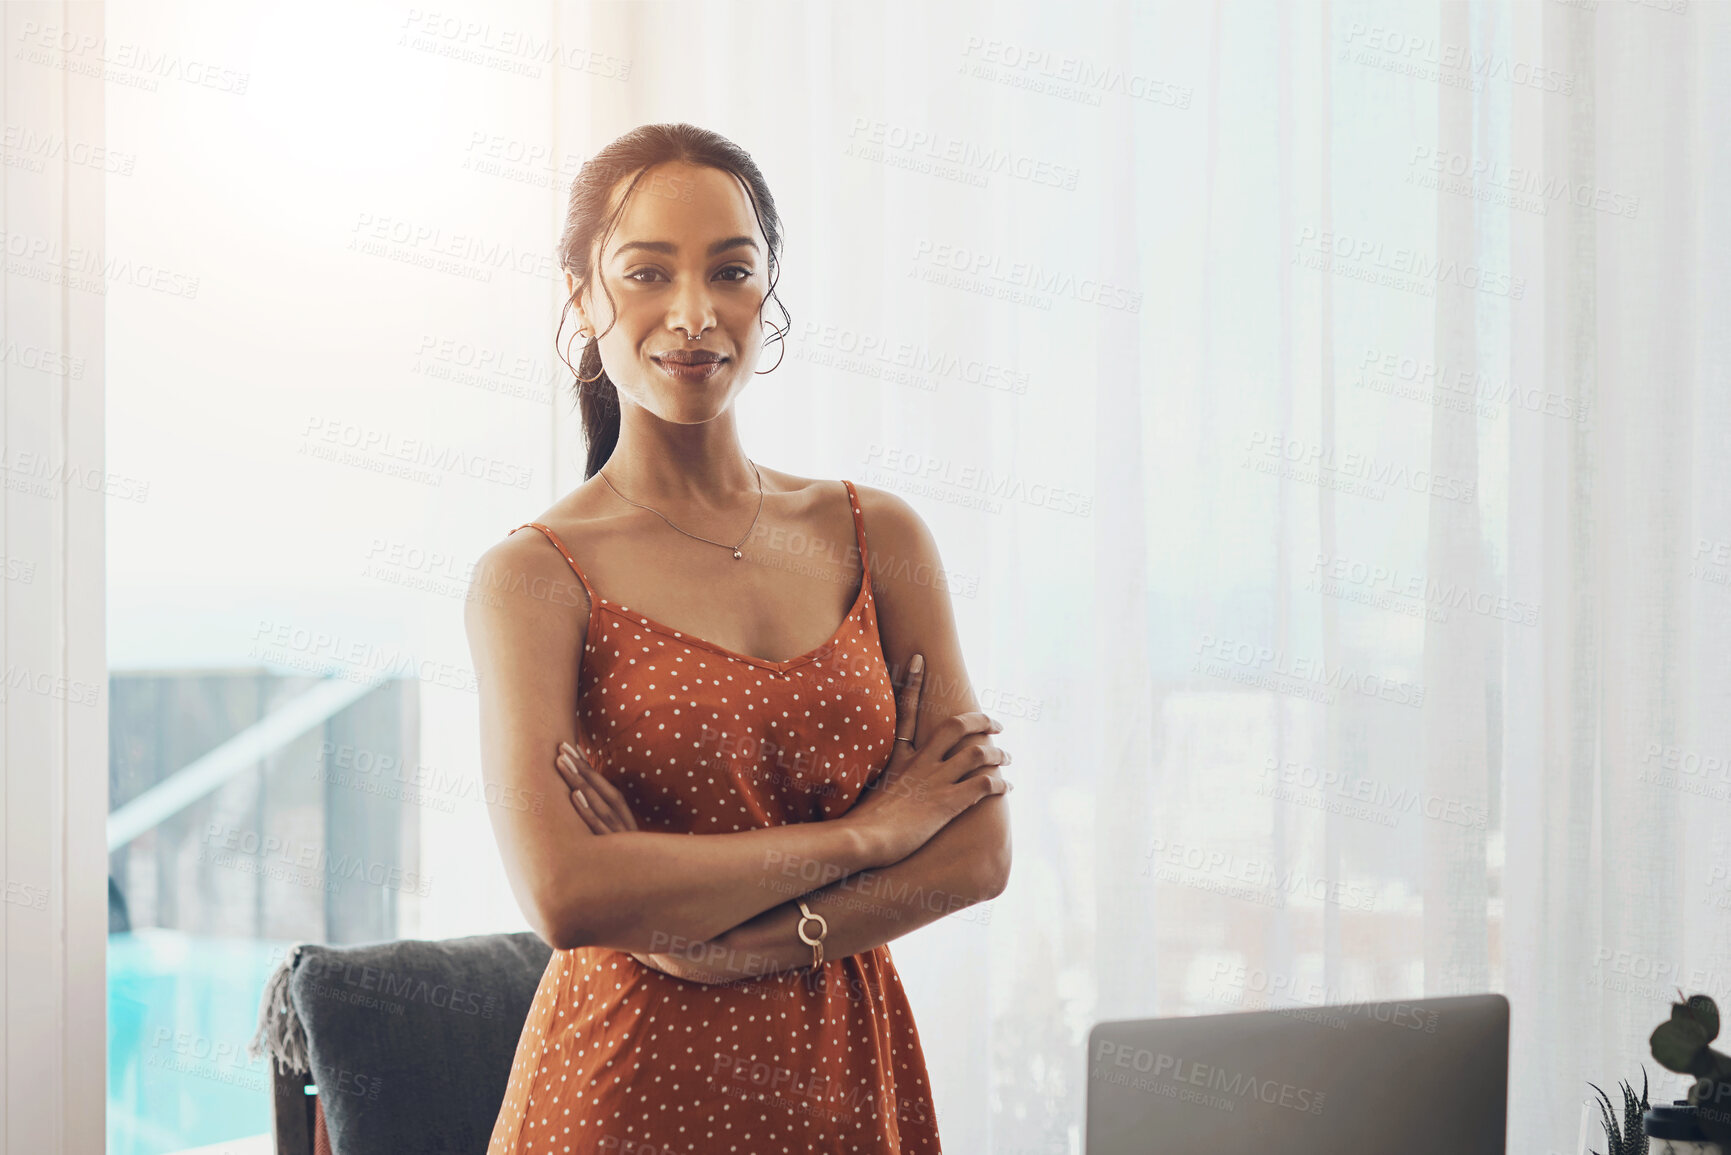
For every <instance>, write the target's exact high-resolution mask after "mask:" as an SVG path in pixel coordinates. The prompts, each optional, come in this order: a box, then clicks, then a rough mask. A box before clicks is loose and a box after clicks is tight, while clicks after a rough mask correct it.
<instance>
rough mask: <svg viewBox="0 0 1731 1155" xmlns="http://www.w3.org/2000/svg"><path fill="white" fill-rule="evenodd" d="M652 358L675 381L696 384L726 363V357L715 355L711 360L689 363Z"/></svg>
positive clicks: (705, 379)
mask: <svg viewBox="0 0 1731 1155" xmlns="http://www.w3.org/2000/svg"><path fill="white" fill-rule="evenodd" d="M653 360H654V361H655V363H656V364H657V365H659V366H660V367H661V371H662V372H663V373H665V374H667V375H668V376H669V377H671V378H673V379H674V380H675V381H681V382H684V383H685V384H687V385H697V384H700V383H702V382H704V381H707V380H709V378H711V377H712V376H714V375H715V373H716V371H717V370H719V369H720V368H721V367H722V366H723V365H725V364H727V358H725V357H717V358H715V359H714V360H711V361H697V362H694V363H691V364H686V363H684V362H680V361H668V360H665V359H663V358H661V357H656V358H653Z"/></svg>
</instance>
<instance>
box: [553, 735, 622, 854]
mask: <svg viewBox="0 0 1731 1155" xmlns="http://www.w3.org/2000/svg"><path fill="white" fill-rule="evenodd" d="M554 764H555V765H557V766H558V768H559V775H560V777H562V778H564V779H565V785H566V786H567V787H568V788H569V789H570V791H571V805H572V806H573V807H575V808H576V810H577V816H578V817H579V818H581V819H583V822H584V824H585V825H587V826H588V827H589V830H590V832H591V833H594V834H618V833H621V832H623V831H626V830H636V829H637V828H638V827H637V816H636V815H634V814H632V813H631V805H630V803H628V802H626V801H625V795H623V794H621V793H619V788H618V787H617V786H615V785H613V783H611V782H609V781H607V779H606V778H605V777H603V776H602V774H601V772H600V771H599V770H597V769H595V767H593V766H591V765H589V761H588V759H586V758H584V757H583V755H581V754H579V753H578V752H577V747H575V746H573V745H571V743H569V742H561V743H559V753H558V755H557V756H556V757H555V758H554Z"/></svg>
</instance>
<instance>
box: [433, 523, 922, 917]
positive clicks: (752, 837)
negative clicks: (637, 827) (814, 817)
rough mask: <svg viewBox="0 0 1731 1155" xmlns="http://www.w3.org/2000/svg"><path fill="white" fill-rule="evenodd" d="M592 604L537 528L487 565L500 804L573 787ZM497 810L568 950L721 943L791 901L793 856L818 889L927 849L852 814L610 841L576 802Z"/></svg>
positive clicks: (472, 643) (475, 590)
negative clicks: (788, 869)
mask: <svg viewBox="0 0 1731 1155" xmlns="http://www.w3.org/2000/svg"><path fill="white" fill-rule="evenodd" d="M588 601H589V599H588V595H587V594H586V593H585V592H584V590H583V587H582V585H581V584H579V583H578V582H577V580H576V577H575V575H573V574H572V573H571V571H570V570H569V569H568V568H567V567H566V565H565V561H564V559H563V558H562V557H561V556H560V555H559V553H558V551H557V550H554V549H552V548H549V547H548V546H547V544H546V543H545V542H544V541H543V540H542V539H541V537H540V536H539V535H538V534H535V533H530V534H526V535H520V536H516V537H512V538H508V539H506V540H505V541H503V542H501V543H499V544H498V545H496V546H494V547H493V548H492V549H490V550H488V551H487V553H486V554H485V555H484V556H483V557H482V559H481V561H480V563H479V564H478V565H477V566H476V571H475V575H474V578H473V581H472V584H471V589H470V594H469V600H468V602H467V605H466V610H465V615H464V620H465V626H466V628H467V632H468V636H469V647H470V651H471V653H472V655H473V658H474V665H475V671H476V674H477V676H478V678H479V682H480V697H481V770H482V776H483V779H484V781H485V782H486V783H487V784H488V786H489V787H494V788H495V789H496V791H497V796H498V797H499V798H500V799H501V800H504V799H511V800H522V799H530V798H539V797H543V796H545V797H554V798H560V799H563V798H565V797H566V796H567V795H568V790H567V788H566V787H565V785H564V782H563V779H561V777H560V775H559V772H558V769H557V768H556V767H555V765H554V762H553V757H552V752H553V751H555V750H557V748H558V746H559V744H560V743H561V742H567V743H574V742H575V741H576V739H577V714H576V705H575V704H576V701H577V672H578V656H579V655H580V654H581V653H582V652H583V645H584V640H585V635H586V633H587V628H588V609H589V606H588ZM488 811H489V819H490V821H491V823H492V826H493V831H494V835H495V837H496V838H497V840H498V843H499V849H500V853H501V855H502V856H503V858H504V862H505V870H506V874H507V876H508V877H509V879H510V883H511V890H512V893H513V894H514V895H515V896H516V898H517V902H518V904H519V905H520V906H521V907H522V909H523V912H524V914H525V916H526V917H527V918H528V919H529V922H530V925H531V926H532V927H533V928H534V929H535V931H536V933H538V934H539V935H540V936H541V937H542V938H543V939H545V940H546V941H547V943H548V944H550V945H551V946H553V947H554V948H555V949H560V950H563V949H569V948H571V947H576V946H588V945H595V946H607V947H613V948H615V949H618V950H630V951H639V950H652V949H657V948H656V947H655V946H654V945H653V944H654V943H656V942H658V941H662V940H664V939H665V938H666V937H667V936H668V935H677V936H681V937H685V938H691V939H695V940H697V941H703V940H706V939H710V938H713V937H715V936H717V935H719V934H721V933H722V932H723V931H725V930H727V929H728V928H729V927H733V926H737V925H738V924H740V923H742V922H744V921H745V920H747V919H749V918H751V917H753V916H754V915H757V914H759V913H761V912H762V911H764V910H766V909H768V908H769V907H771V906H775V905H777V904H779V903H780V902H782V901H783V900H784V899H785V898H787V897H788V895H787V894H786V892H785V891H782V890H777V889H773V887H774V886H776V885H780V884H781V883H784V882H785V881H786V880H787V876H786V875H785V874H784V873H783V868H782V864H783V863H784V862H785V861H787V859H788V858H789V856H791V857H793V858H795V859H799V860H814V861H816V862H818V863H821V864H822V867H821V871H822V873H819V874H817V875H816V876H814V879H813V881H812V883H811V885H812V886H817V885H821V884H822V883H823V882H826V881H829V880H831V879H835V878H840V877H843V876H846V875H849V874H852V873H854V872H856V871H859V870H863V869H867V868H869V867H872V866H878V865H887V864H888V863H890V862H894V861H896V860H897V859H899V858H902V857H904V856H905V855H906V854H907V853H909V852H910V851H911V850H912V849H914V848H915V847H917V846H918V845H919V843H918V842H913V843H912V844H911V845H905V844H904V845H905V848H902V847H898V846H897V845H896V841H894V840H892V839H891V838H890V837H889V836H888V835H887V834H886V832H884V831H882V830H881V829H880V828H879V827H877V826H873V825H870V824H864V823H858V822H852V821H848V820H847V819H846V818H845V816H844V818H842V819H838V820H836V821H832V822H811V823H799V824H794V825H788V826H777V827H771V828H767V829H757V830H745V831H739V832H737V833H730V834H711V835H703V836H692V835H682V834H671V833H664V832H658V831H630V832H627V833H623V834H615V835H612V836H610V837H609V838H607V839H606V845H605V846H604V847H603V846H602V845H601V844H600V840H598V839H597V838H596V837H595V836H594V834H593V833H592V832H591V831H590V830H589V828H588V826H587V825H585V823H584V822H583V821H582V819H581V818H580V817H579V816H578V814H577V813H576V811H575V810H573V809H572V808H571V807H570V806H566V805H553V806H545V807H530V806H528V805H526V804H524V805H505V804H503V802H501V803H500V804H495V805H492V806H490V807H489V808H488ZM934 829H935V827H934ZM901 833H902V832H896V834H897V835H898V836H899V835H900V834H901Z"/></svg>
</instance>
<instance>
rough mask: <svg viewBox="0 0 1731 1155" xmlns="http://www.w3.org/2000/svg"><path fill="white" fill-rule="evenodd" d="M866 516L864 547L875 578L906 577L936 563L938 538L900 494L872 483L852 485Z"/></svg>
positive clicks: (861, 511)
mask: <svg viewBox="0 0 1731 1155" xmlns="http://www.w3.org/2000/svg"><path fill="white" fill-rule="evenodd" d="M853 488H854V492H855V493H856V494H858V495H859V508H860V516H861V517H863V518H864V519H865V530H866V548H867V549H868V550H869V551H870V553H871V559H872V576H873V578H874V579H878V578H880V577H881V578H882V579H883V580H894V579H897V578H899V579H902V580H906V579H907V578H908V576H909V574H910V573H911V572H912V571H914V570H918V569H921V567H924V568H925V569H928V570H929V569H930V568H932V567H935V566H936V565H937V564H938V544H937V539H936V538H935V537H934V536H933V535H932V530H931V527H930V526H928V525H927V524H926V520H925V518H923V517H921V516H920V514H919V511H918V510H916V509H914V507H913V506H911V505H909V504H908V502H907V499H905V498H904V497H902V496H901V495H900V494H899V493H892V492H890V491H889V490H887V489H879V488H878V487H876V486H874V485H861V484H860V483H859V482H857V481H856V482H854V484H853Z"/></svg>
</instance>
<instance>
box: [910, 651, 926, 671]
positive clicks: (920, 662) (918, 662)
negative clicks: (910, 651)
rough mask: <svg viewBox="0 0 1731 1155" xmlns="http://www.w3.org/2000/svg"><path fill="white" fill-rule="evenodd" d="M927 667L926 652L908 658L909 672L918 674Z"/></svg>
mask: <svg viewBox="0 0 1731 1155" xmlns="http://www.w3.org/2000/svg"><path fill="white" fill-rule="evenodd" d="M925 668H926V656H925V655H924V654H915V655H914V656H913V657H912V658H909V659H908V673H910V674H917V673H919V672H920V671H921V670H923V669H925Z"/></svg>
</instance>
